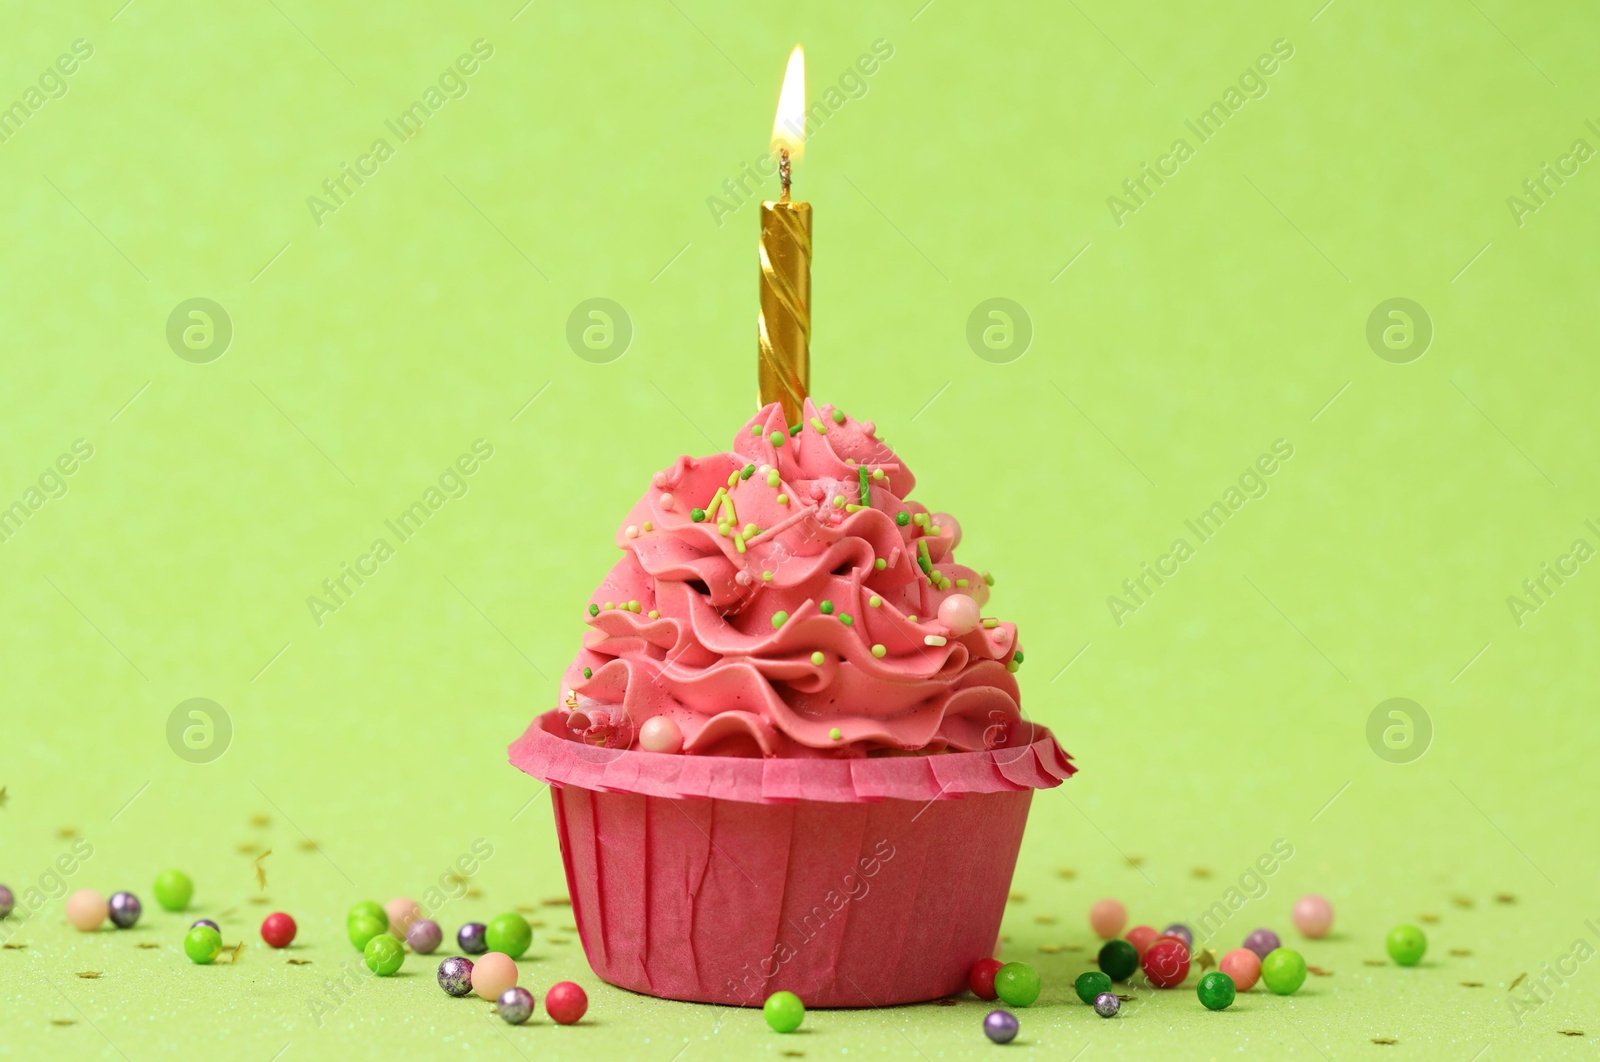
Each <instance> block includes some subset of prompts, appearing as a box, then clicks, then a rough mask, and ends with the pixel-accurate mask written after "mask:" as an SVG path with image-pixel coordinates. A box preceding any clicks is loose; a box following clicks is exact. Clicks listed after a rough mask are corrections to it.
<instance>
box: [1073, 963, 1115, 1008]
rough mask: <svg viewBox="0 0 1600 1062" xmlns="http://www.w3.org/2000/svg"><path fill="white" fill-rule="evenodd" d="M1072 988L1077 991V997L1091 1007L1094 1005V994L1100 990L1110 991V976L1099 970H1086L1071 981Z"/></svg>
mask: <svg viewBox="0 0 1600 1062" xmlns="http://www.w3.org/2000/svg"><path fill="white" fill-rule="evenodd" d="M1072 988H1073V991H1075V992H1077V993H1078V998H1079V999H1081V1000H1083V1001H1084V1002H1085V1003H1087V1004H1089V1005H1090V1006H1091V1007H1092V1006H1094V997H1095V996H1098V995H1099V994H1100V993H1102V992H1109V991H1111V978H1109V977H1107V976H1106V975H1105V974H1103V973H1101V972H1100V971H1099V970H1086V971H1085V972H1083V973H1081V974H1079V975H1078V979H1077V980H1076V981H1074V982H1072Z"/></svg>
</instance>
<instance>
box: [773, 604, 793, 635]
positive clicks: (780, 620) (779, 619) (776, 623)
mask: <svg viewBox="0 0 1600 1062" xmlns="http://www.w3.org/2000/svg"><path fill="white" fill-rule="evenodd" d="M788 621H789V614H788V613H787V612H785V611H783V609H781V608H780V609H779V610H778V611H776V612H774V613H773V614H772V629H773V630H777V629H778V628H779V627H781V626H783V625H784V624H785V623H787V622H788Z"/></svg>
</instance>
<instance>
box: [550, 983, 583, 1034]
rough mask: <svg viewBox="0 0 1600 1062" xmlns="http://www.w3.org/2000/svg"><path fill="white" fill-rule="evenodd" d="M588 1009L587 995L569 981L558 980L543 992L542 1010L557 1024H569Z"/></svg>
mask: <svg viewBox="0 0 1600 1062" xmlns="http://www.w3.org/2000/svg"><path fill="white" fill-rule="evenodd" d="M588 1009H589V997H588V996H587V995H585V994H584V991H583V989H581V988H579V987H578V986H577V985H575V984H573V983H572V982H571V981H560V982H557V983H556V984H553V985H551V986H550V991H549V992H547V993H545V997H544V1011H545V1013H546V1014H548V1015H550V1020H551V1021H553V1022H555V1023H556V1024H557V1025H571V1024H572V1023H573V1022H575V1021H577V1020H578V1019H579V1018H582V1017H583V1015H584V1012H585V1011H587V1010H588Z"/></svg>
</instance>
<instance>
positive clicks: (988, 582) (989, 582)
mask: <svg viewBox="0 0 1600 1062" xmlns="http://www.w3.org/2000/svg"><path fill="white" fill-rule="evenodd" d="M983 583H984V585H985V586H993V585H994V576H992V575H990V574H989V573H988V572H984V573H983Z"/></svg>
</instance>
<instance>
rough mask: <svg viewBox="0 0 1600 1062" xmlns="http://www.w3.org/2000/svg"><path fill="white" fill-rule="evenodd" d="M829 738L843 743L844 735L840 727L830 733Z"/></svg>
mask: <svg viewBox="0 0 1600 1062" xmlns="http://www.w3.org/2000/svg"><path fill="white" fill-rule="evenodd" d="M828 737H830V738H832V739H833V740H834V741H841V740H843V739H844V734H843V733H842V732H841V731H840V730H839V728H838V727H834V728H833V729H832V730H830V731H828Z"/></svg>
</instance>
